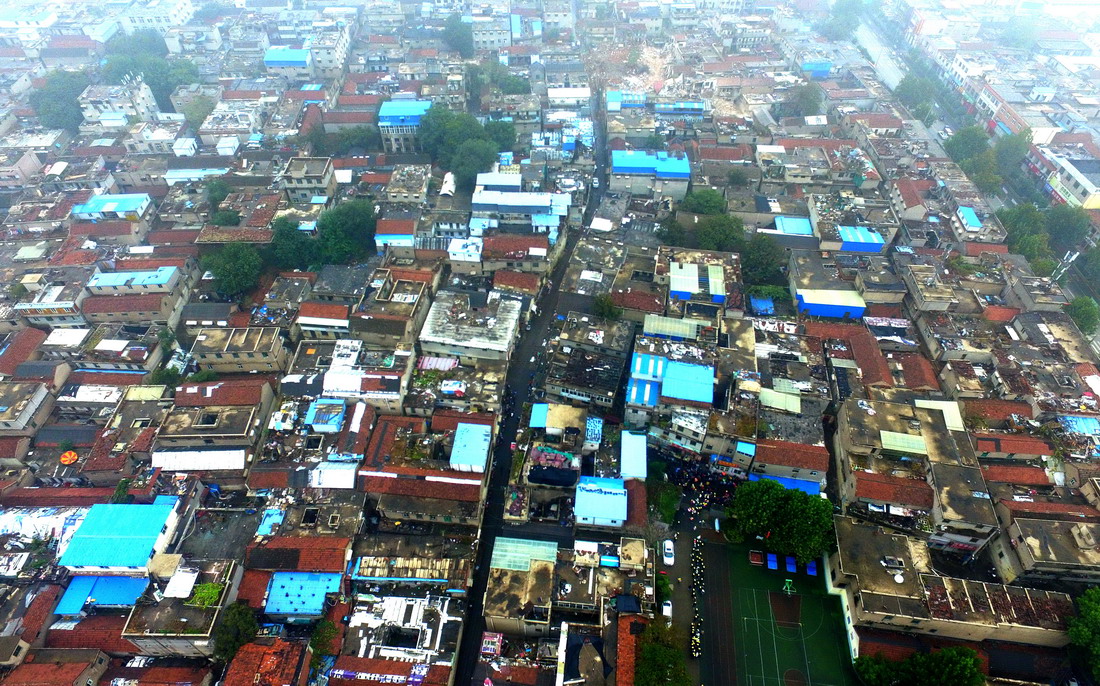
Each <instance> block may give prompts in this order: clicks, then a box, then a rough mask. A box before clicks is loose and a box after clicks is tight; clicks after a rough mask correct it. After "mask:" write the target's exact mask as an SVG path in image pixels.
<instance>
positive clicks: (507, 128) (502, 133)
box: [485, 121, 516, 152]
mask: <svg viewBox="0 0 1100 686" xmlns="http://www.w3.org/2000/svg"><path fill="white" fill-rule="evenodd" d="M485 135H487V136H488V137H489V140H491V141H493V143H495V144H496V146H497V150H499V151H500V152H508V151H509V150H511V149H513V148H515V147H516V125H515V124H513V123H512V122H510V121H491V122H488V123H487V124H485Z"/></svg>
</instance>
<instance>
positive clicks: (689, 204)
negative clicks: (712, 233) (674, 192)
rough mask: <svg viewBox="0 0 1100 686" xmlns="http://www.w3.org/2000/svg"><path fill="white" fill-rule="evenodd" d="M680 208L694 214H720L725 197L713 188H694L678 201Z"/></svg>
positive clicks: (723, 207) (724, 208)
mask: <svg viewBox="0 0 1100 686" xmlns="http://www.w3.org/2000/svg"><path fill="white" fill-rule="evenodd" d="M680 209H682V210H684V211H685V212H692V213H694V214H722V213H723V212H725V211H726V198H725V196H723V195H722V194H721V193H719V192H718V191H716V190H714V189H713V188H696V189H694V190H692V191H691V192H690V193H688V194H687V195H685V196H684V199H683V200H682V201H680Z"/></svg>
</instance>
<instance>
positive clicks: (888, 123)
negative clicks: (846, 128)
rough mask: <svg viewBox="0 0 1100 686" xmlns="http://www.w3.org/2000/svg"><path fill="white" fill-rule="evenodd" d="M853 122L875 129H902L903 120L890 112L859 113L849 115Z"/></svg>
mask: <svg viewBox="0 0 1100 686" xmlns="http://www.w3.org/2000/svg"><path fill="white" fill-rule="evenodd" d="M848 117H849V118H850V119H851V120H852V121H861V122H863V123H864V124H867V126H869V127H871V128H873V129H900V128H901V120H900V119H898V118H897V117H895V116H894V115H892V114H890V113H889V112H859V113H857V114H849V115H848Z"/></svg>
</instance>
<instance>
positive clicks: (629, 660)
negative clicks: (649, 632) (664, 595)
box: [615, 615, 649, 684]
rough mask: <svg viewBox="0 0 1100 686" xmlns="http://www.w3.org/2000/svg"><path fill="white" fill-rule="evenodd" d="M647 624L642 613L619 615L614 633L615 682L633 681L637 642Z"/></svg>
mask: <svg viewBox="0 0 1100 686" xmlns="http://www.w3.org/2000/svg"><path fill="white" fill-rule="evenodd" d="M647 624H649V619H648V618H646V617H644V616H642V615H619V627H618V632H617V634H616V639H617V644H618V645H617V647H616V652H615V655H616V658H615V683H616V684H633V683H634V667H635V665H636V663H637V660H638V652H639V650H638V647H639V646H638V642H639V639H641V637H642V631H644V627H645V625H647ZM638 625H640V626H638ZM632 627H633V629H632Z"/></svg>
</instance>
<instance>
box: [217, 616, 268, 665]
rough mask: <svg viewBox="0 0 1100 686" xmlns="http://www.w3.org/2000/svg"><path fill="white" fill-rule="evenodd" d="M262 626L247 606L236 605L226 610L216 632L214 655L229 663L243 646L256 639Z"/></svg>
mask: <svg viewBox="0 0 1100 686" xmlns="http://www.w3.org/2000/svg"><path fill="white" fill-rule="evenodd" d="M259 632H260V625H259V623H257V622H256V613H255V612H253V611H252V608H250V607H249V606H247V605H244V604H242V603H234V604H232V605H230V606H229V607H227V608H226V609H225V612H224V614H223V615H222V621H221V623H220V624H218V628H217V629H215V630H214V655H215V657H217V658H218V659H219V660H222V661H224V662H229V661H230V660H232V659H233V656H234V655H236V654H237V651H238V650H240V649H241V646H243V645H244V644H246V643H248V642H249V641H251V640H252V639H254V638H256V634H258V633H259Z"/></svg>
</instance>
